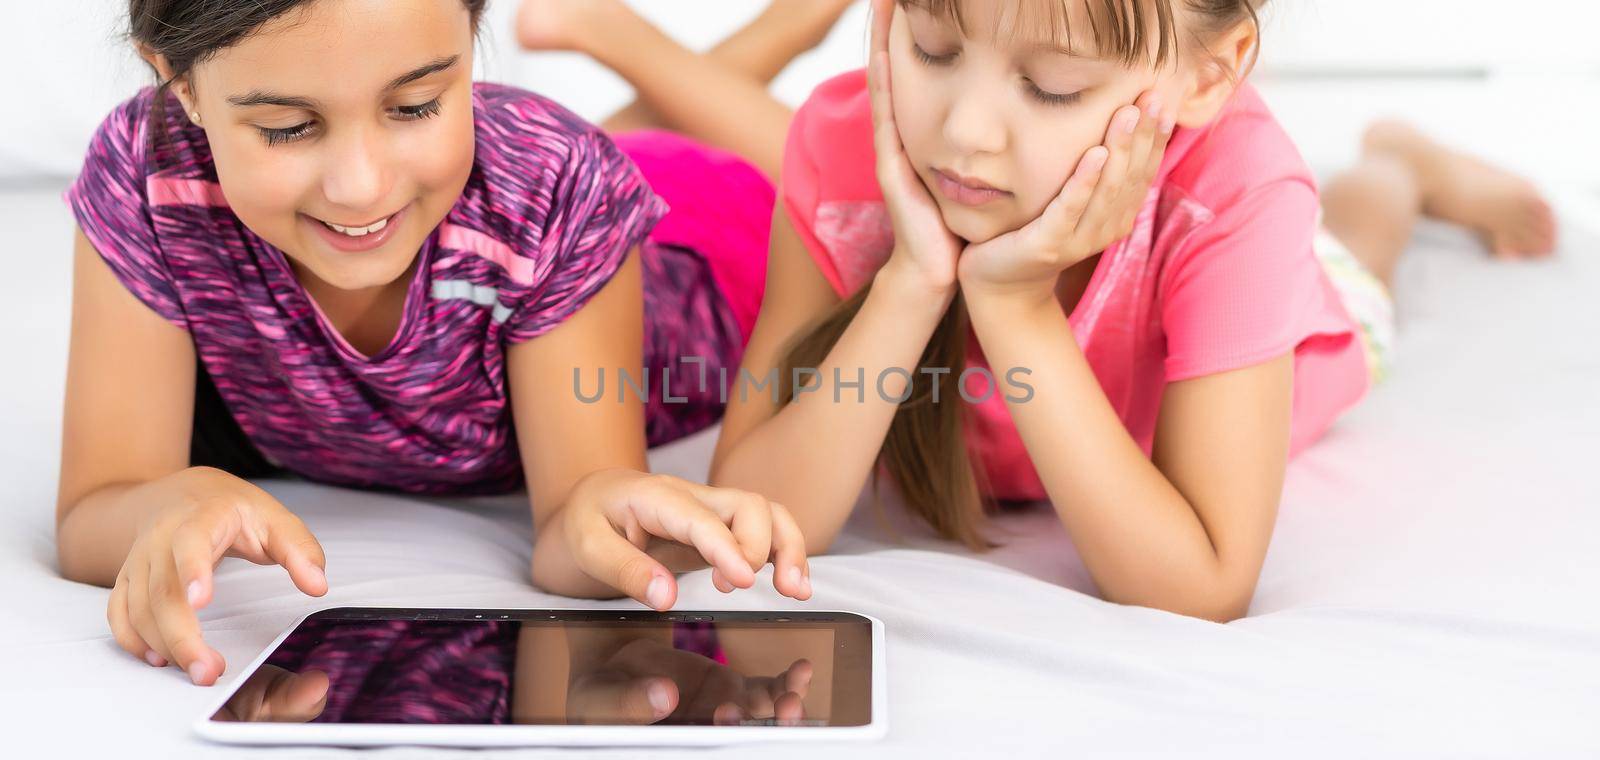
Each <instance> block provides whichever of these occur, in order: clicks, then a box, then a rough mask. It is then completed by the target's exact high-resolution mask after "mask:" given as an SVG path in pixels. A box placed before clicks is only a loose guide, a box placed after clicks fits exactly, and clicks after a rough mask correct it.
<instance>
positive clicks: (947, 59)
mask: <svg viewBox="0 0 1600 760" xmlns="http://www.w3.org/2000/svg"><path fill="white" fill-rule="evenodd" d="M911 51H912V52H913V53H916V54H917V60H919V61H922V65H924V66H948V65H949V64H950V63H951V62H953V61H955V59H956V55H957V54H956V53H950V54H948V55H929V54H928V51H926V50H923V49H922V46H921V45H918V44H916V43H915V42H913V43H911Z"/></svg>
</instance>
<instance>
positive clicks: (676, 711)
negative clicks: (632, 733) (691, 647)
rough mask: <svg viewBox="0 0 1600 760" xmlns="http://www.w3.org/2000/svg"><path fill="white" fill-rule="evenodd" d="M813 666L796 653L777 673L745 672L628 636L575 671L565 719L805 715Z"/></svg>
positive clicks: (719, 721) (790, 721)
mask: <svg viewBox="0 0 1600 760" xmlns="http://www.w3.org/2000/svg"><path fill="white" fill-rule="evenodd" d="M813 670H814V668H813V667H812V665H811V662H810V661H809V660H805V659H800V660H795V661H794V662H793V663H791V664H790V665H789V667H788V669H786V670H784V671H783V672H782V673H779V674H778V675H776V676H745V675H743V674H741V673H740V672H739V671H737V670H735V669H733V668H732V667H729V666H727V665H723V664H721V663H718V662H717V661H715V660H712V659H709V658H707V657H705V656H702V655H700V654H696V653H694V652H686V651H683V650H680V649H675V648H673V646H672V645H671V644H668V643H666V642H663V641H658V640H654V639H637V640H635V641H631V642H629V643H627V644H625V645H623V646H622V647H621V648H619V649H618V650H617V651H616V653H614V654H612V655H611V656H610V657H609V658H607V659H606V660H604V661H603V662H599V663H596V665H595V667H594V669H593V670H591V671H589V672H587V673H573V674H572V677H571V681H572V685H571V687H569V688H568V690H567V720H568V722H570V723H580V724H581V723H600V724H622V725H640V726H645V725H650V724H653V723H659V722H661V721H663V720H666V719H668V718H676V719H677V720H678V721H681V722H688V723H695V724H705V723H710V724H712V725H718V726H737V725H739V724H741V723H743V722H745V721H750V720H759V721H773V722H775V723H776V724H777V725H780V726H786V725H787V726H793V725H798V724H799V723H800V721H802V720H805V717H806V716H805V703H804V700H805V698H806V693H807V692H808V691H810V688H811V677H812V672H813Z"/></svg>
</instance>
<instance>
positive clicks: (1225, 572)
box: [967, 292, 1253, 618]
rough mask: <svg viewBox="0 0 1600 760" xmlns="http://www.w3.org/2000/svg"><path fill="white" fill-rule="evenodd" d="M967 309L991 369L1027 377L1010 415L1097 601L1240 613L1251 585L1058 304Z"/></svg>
mask: <svg viewBox="0 0 1600 760" xmlns="http://www.w3.org/2000/svg"><path fill="white" fill-rule="evenodd" d="M967 305H968V309H969V311H970V313H971V317H972V323H973V328H974V331H975V332H976V334H977V337H978V340H979V343H980V344H981V345H982V346H983V351H984V354H985V356H986V357H987V358H988V359H989V362H990V364H991V366H994V367H997V368H999V367H1007V368H1010V367H1026V368H1028V369H1029V370H1031V374H1030V375H1029V376H1028V380H1029V384H1030V385H1031V386H1032V387H1033V388H1034V393H1033V396H1032V398H1029V399H1026V400H1013V399H1008V400H1007V404H1008V405H1009V407H1010V410H1011V416H1012V419H1013V420H1014V421H1015V423H1016V425H1017V430H1018V433H1019V434H1020V435H1021V437H1022V441H1023V444H1024V445H1025V446H1026V448H1027V450H1028V453H1029V456H1030V458H1031V459H1032V461H1033V464H1034V466H1035V468H1036V469H1037V470H1038V472H1039V477H1040V479H1041V481H1042V482H1043V484H1044V486H1045V491H1046V493H1047V494H1048V495H1049V497H1050V500H1051V502H1052V503H1053V504H1054V506H1055V509H1056V512H1057V514H1058V515H1059V516H1060V518H1061V521H1062V522H1063V523H1064V524H1065V526H1066V528H1067V532H1068V533H1069V535H1071V537H1072V539H1073V542H1074V543H1075V544H1076V546H1077V548H1078V551H1079V553H1080V555H1081V556H1082V558H1083V561H1084V564H1085V566H1086V567H1087V568H1088V569H1089V572H1090V574H1091V575H1092V576H1093V577H1094V579H1095V582H1096V583H1097V584H1098V585H1099V587H1100V590H1101V593H1102V594H1104V595H1105V597H1106V598H1107V599H1109V600H1112V601H1116V602H1120V603H1127V604H1137V605H1142V606H1149V607H1157V608H1160V609H1165V610H1170V611H1174V612H1181V613H1184V614H1192V615H1196V616H1200V617H1209V618H1225V617H1234V616H1237V615H1238V614H1243V612H1244V609H1243V607H1244V606H1246V605H1247V604H1248V599H1249V594H1250V591H1251V590H1253V576H1251V577H1250V578H1249V580H1248V581H1247V582H1246V581H1242V580H1241V577H1240V576H1241V573H1240V572H1239V571H1238V570H1237V569H1235V568H1232V567H1230V566H1229V564H1228V563H1226V562H1224V561H1223V558H1222V557H1220V556H1219V555H1218V552H1217V551H1216V549H1215V547H1214V543H1213V538H1212V537H1211V536H1210V535H1209V534H1208V533H1207V530H1206V526H1205V525H1204V524H1203V523H1202V521H1201V520H1200V517H1199V515H1198V514H1197V512H1196V510H1195V509H1194V507H1193V506H1192V505H1191V504H1190V503H1189V502H1188V500H1187V499H1186V498H1185V497H1184V495H1183V494H1182V493H1181V492H1179V490H1178V489H1177V488H1176V487H1175V486H1174V485H1173V484H1172V483H1171V481H1169V480H1168V479H1167V477H1166V476H1165V475H1164V474H1163V473H1162V472H1161V470H1160V469H1158V468H1157V467H1156V465H1155V464H1154V463H1152V462H1151V461H1150V459H1149V458H1147V457H1146V456H1145V455H1144V452H1143V450H1142V449H1140V447H1139V445H1138V443H1137V442H1135V441H1134V440H1133V437H1132V436H1131V435H1129V434H1128V431H1127V429H1126V428H1125V427H1124V426H1123V423H1122V420H1121V419H1120V418H1119V417H1118V415H1117V413H1116V411H1115V410H1114V409H1113V408H1112V406H1111V404H1110V402H1109V401H1108V400H1107V399H1106V396H1105V393H1104V391H1103V390H1101V388H1100V384H1099V381H1098V380H1097V379H1096V377H1095V375H1094V372H1093V371H1092V369H1091V368H1090V366H1089V363H1088V361H1087V360H1086V359H1085V358H1084V355H1083V352H1082V350H1081V349H1080V347H1079V346H1078V343H1077V339H1076V338H1075V337H1074V335H1073V333H1072V328H1071V325H1070V323H1069V322H1068V320H1067V317H1066V314H1064V313H1063V311H1062V309H1061V307H1060V304H1059V303H1058V302H1056V301H1055V300H1054V299H1046V300H1037V299H1036V300H1032V301H1028V300H1019V299H1016V298H1013V297H1009V296H1004V297H996V296H984V295H982V294H975V293H970V292H969V293H968V295H967Z"/></svg>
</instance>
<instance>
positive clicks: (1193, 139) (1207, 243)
mask: <svg viewBox="0 0 1600 760" xmlns="http://www.w3.org/2000/svg"><path fill="white" fill-rule="evenodd" d="M873 158H874V152H873V146H872V112H871V105H870V101H869V99H868V94H867V88H866V76H865V74H864V73H863V72H861V71H855V72H851V73H848V74H844V75H841V76H838V77H835V78H833V79H831V80H829V81H827V82H825V83H823V84H822V85H821V86H820V87H818V88H817V90H816V92H814V93H812V95H811V97H810V99H809V100H807V101H806V103H805V104H804V105H803V106H801V108H800V110H799V112H798V113H796V114H795V119H794V124H793V126H792V127H791V129H790V132H789V143H788V149H787V151H786V155H785V158H784V167H783V182H782V185H783V187H782V198H783V202H784V205H785V207H786V208H787V210H788V212H789V215H790V218H791V219H792V220H793V222H794V226H795V228H796V230H798V232H799V234H800V237H801V239H802V240H803V241H804V242H805V245H806V248H807V249H808V250H809V251H810V252H811V255H812V258H813V259H814V260H815V261H816V264H817V268H818V269H820V270H821V271H822V274H823V276H825V277H826V278H827V279H828V282H829V283H830V284H832V286H833V288H834V290H835V291H836V292H838V293H839V294H840V295H841V296H845V295H848V294H851V293H854V292H855V291H856V290H857V289H858V288H860V287H861V286H862V285H864V284H866V283H868V282H869V281H870V280H871V278H872V276H873V274H874V273H875V272H876V271H877V270H878V267H880V266H882V265H883V263H884V261H886V260H887V259H888V256H889V253H890V250H891V249H892V247H893V244H894V236H893V232H892V228H891V226H890V223H889V219H888V215H887V212H886V209H885V207H884V203H883V194H882V192H881V191H880V190H879V188H878V183H877V180H876V177H875V175H874V171H873V164H874V161H873ZM1317 210H1318V200H1317V189H1316V184H1315V182H1314V181H1313V179H1312V176H1311V172H1310V171H1309V170H1308V169H1307V168H1306V165H1305V162H1304V161H1303V160H1302V159H1301V157H1300V154H1299V152H1298V151H1297V150H1296V149H1295V147H1294V144H1293V143H1292V142H1291V141H1290V140H1289V137H1288V135H1286V134H1285V133H1284V132H1283V129H1282V128H1281V127H1280V126H1279V125H1278V123H1277V121H1276V120H1275V119H1274V118H1273V116H1272V114H1271V113H1270V112H1269V111H1268V110H1267V107H1266V105H1265V104H1264V103H1262V101H1261V98H1260V96H1259V95H1257V93H1256V92H1255V90H1254V89H1253V88H1251V87H1249V86H1244V87H1241V88H1240V90H1239V92H1238V93H1237V95H1236V96H1235V98H1234V99H1233V101H1232V102H1231V104H1230V105H1229V106H1228V108H1227V110H1226V111H1225V112H1224V113H1223V115H1221V116H1220V117H1219V118H1218V119H1217V121H1216V122H1214V123H1213V124H1212V125H1211V126H1210V127H1209V128H1207V129H1196V130H1189V129H1180V130H1178V132H1177V133H1176V134H1174V135H1173V137H1172V141H1171V143H1170V144H1169V145H1168V148H1167V153H1166V158H1165V160H1164V161H1163V163H1162V167H1161V171H1160V173H1159V174H1158V176H1157V180H1156V182H1155V185H1154V186H1153V187H1152V188H1151V191H1150V197H1149V199H1148V200H1146V202H1145V205H1144V208H1143V210H1142V211H1141V212H1140V213H1139V217H1138V220H1137V222H1135V225H1134V230H1133V233H1132V234H1131V235H1129V236H1128V237H1127V238H1126V239H1124V240H1122V241H1119V242H1118V243H1115V244H1113V245H1112V246H1111V247H1110V248H1108V249H1106V251H1105V252H1104V255H1102V256H1101V258H1100V261H1099V263H1098V264H1097V265H1096V269H1095V272H1094V275H1093V277H1092V278H1091V279H1090V282H1089V286H1088V289H1087V290H1086V291H1085V292H1084V294H1083V298H1082V300H1081V301H1080V302H1079V303H1078V305H1077V307H1076V308H1075V309H1074V310H1073V312H1072V314H1071V315H1070V318H1069V321H1070V322H1071V324H1072V328H1073V334H1074V335H1075V336H1076V337H1077V341H1078V344H1079V346H1080V347H1081V348H1082V349H1083V352H1084V355H1085V356H1086V357H1087V359H1088V361H1089V365H1090V366H1091V367H1092V368H1093V370H1094V373H1095V376H1096V377H1097V378H1098V379H1099V381H1100V387H1101V388H1102V389H1103V390H1104V391H1105V394H1106V397H1107V399H1109V400H1110V402H1111V405H1112V407H1113V408H1114V409H1116V411H1117V414H1118V416H1120V417H1121V418H1122V422H1123V424H1124V425H1125V426H1126V427H1127V429H1128V432H1129V433H1130V434H1131V435H1132V436H1133V437H1134V439H1135V440H1136V441H1138V443H1139V445H1140V446H1141V447H1142V448H1143V449H1144V451H1145V453H1146V455H1148V454H1149V453H1150V449H1151V442H1152V440H1153V439H1154V437H1155V428H1156V418H1157V415H1158V414H1159V412H1160V408H1161V397H1162V392H1163V390H1164V389H1165V387H1166V385H1167V383H1171V382H1177V381H1180V380H1187V379H1190V378H1195V377H1201V376H1204V375H1211V374H1216V373H1219V372H1227V371H1230V370H1234V369H1240V368H1243V367H1248V366H1251V365H1254V364H1259V363H1261V362H1263V361H1266V360H1268V359H1270V358H1272V357H1275V356H1281V355H1282V354H1284V353H1286V352H1288V351H1291V350H1292V351H1294V356H1295V384H1294V412H1293V423H1292V427H1293V432H1292V434H1291V439H1290V454H1291V456H1292V455H1294V454H1297V453H1299V452H1300V451H1301V450H1302V449H1304V448H1305V447H1306V446H1307V445H1308V444H1310V443H1312V442H1313V441H1315V440H1316V439H1317V438H1318V437H1319V436H1321V435H1322V433H1323V432H1324V431H1326V430H1327V429H1328V427H1329V426H1330V425H1331V424H1332V423H1333V421H1334V420H1335V419H1337V418H1338V417H1339V415H1340V414H1342V413H1343V412H1344V411H1345V410H1347V409H1349V408H1350V407H1351V406H1353V405H1354V404H1355V403H1356V402H1357V401H1359V400H1360V399H1361V397H1362V396H1363V395H1365V393H1366V390H1367V386H1368V383H1369V380H1368V371H1367V366H1366V357H1365V355H1364V354H1363V353H1362V349H1361V342H1360V340H1359V337H1358V335H1357V332H1356V331H1357V330H1358V329H1359V328H1358V327H1357V326H1356V324H1355V321H1354V320H1353V319H1352V318H1351V317H1350V315H1349V313H1348V312H1347V311H1346V310H1345V308H1344V305H1343V303H1342V301H1341V300H1340V298H1339V295H1338V292H1337V291H1336V290H1335V289H1334V287H1333V284H1332V282H1331V281H1329V279H1328V277H1327V275H1326V274H1325V273H1324V271H1323V269H1322V266H1321V265H1320V264H1319V263H1318V260H1317V258H1316V255H1315V253H1314V252H1313V251H1312V247H1311V243H1312V238H1313V237H1314V235H1315V232H1316V228H1317ZM971 348H972V350H971V351H970V352H969V355H970V356H971V357H972V358H971V360H970V361H969V366H973V367H982V366H986V364H985V362H984V359H983V356H982V354H981V351H979V349H978V345H977V342H976V340H973V341H972V343H971ZM996 374H998V376H999V377H1000V378H1001V381H1002V382H1004V378H1005V370H1004V369H1003V368H1002V369H1001V370H1000V371H999V372H998V373H996ZM1023 379H1024V380H1025V379H1026V378H1023ZM980 385H981V384H978V383H974V384H973V385H970V386H969V389H970V390H971V391H972V392H974V393H975V394H976V393H977V392H978V391H979V390H980ZM1002 390H1005V391H1008V392H1009V390H1010V389H1009V388H1004V389H1002ZM1003 395H1004V393H995V394H993V395H991V396H990V397H989V398H988V400H986V401H984V402H982V403H979V404H976V405H975V407H974V409H973V414H972V416H971V417H970V419H971V422H970V423H969V446H970V447H971V449H972V451H973V453H974V455H975V456H976V457H977V458H978V462H979V464H980V466H981V467H982V468H983V470H984V472H985V474H986V475H987V480H988V482H989V488H990V495H992V496H994V497H996V498H1000V499H1041V498H1045V492H1044V486H1043V484H1041V483H1040V481H1039V475H1038V473H1037V471H1036V470H1035V469H1034V467H1033V463H1032V462H1031V461H1030V459H1029V457H1028V455H1027V450H1026V449H1025V448H1024V447H1023V444H1022V439H1021V438H1020V437H1019V435H1018V434H1017V430H1016V426H1015V425H1014V424H1013V422H1012V420H1011V414H1010V411H1009V409H1008V408H1007V407H1006V403H1005V399H1004V398H1003Z"/></svg>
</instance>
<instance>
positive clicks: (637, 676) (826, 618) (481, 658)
mask: <svg viewBox="0 0 1600 760" xmlns="http://www.w3.org/2000/svg"><path fill="white" fill-rule="evenodd" d="M871 635H872V627H871V623H870V621H868V620H867V619H866V618H862V617H859V616H856V615H850V614H847V613H757V612H681V613H657V612H623V611H585V612H576V611H562V610H395V609H365V608H362V609H356V608H349V609H337V610H327V611H324V612H321V613H317V614H316V615H313V616H311V617H309V618H307V619H306V620H305V621H303V622H302V623H301V624H300V625H299V626H297V627H296V628H295V629H294V630H293V631H292V632H290V634H289V635H288V636H287V637H286V638H285V639H284V640H283V641H282V642H281V643H279V644H278V645H277V647H276V648H275V649H274V650H273V651H272V652H271V654H270V655H269V656H268V657H267V659H266V661H265V662H264V663H263V664H262V665H261V667H259V668H257V670H256V671H254V672H253V673H250V674H249V675H248V677H246V678H245V679H243V682H242V683H241V684H240V685H239V686H238V687H237V689H236V691H235V692H234V694H233V695H232V696H231V697H230V698H229V699H228V701H227V703H226V704H225V705H224V706H223V707H222V709H221V710H219V711H218V712H217V713H216V714H215V715H213V716H212V720H216V721H259V722H296V723H335V724H337V723H361V724H431V725H566V724H582V725H740V726H862V725H867V724H869V723H870V722H871V712H870V700H871V693H872V659H871V658H872V646H871Z"/></svg>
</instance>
